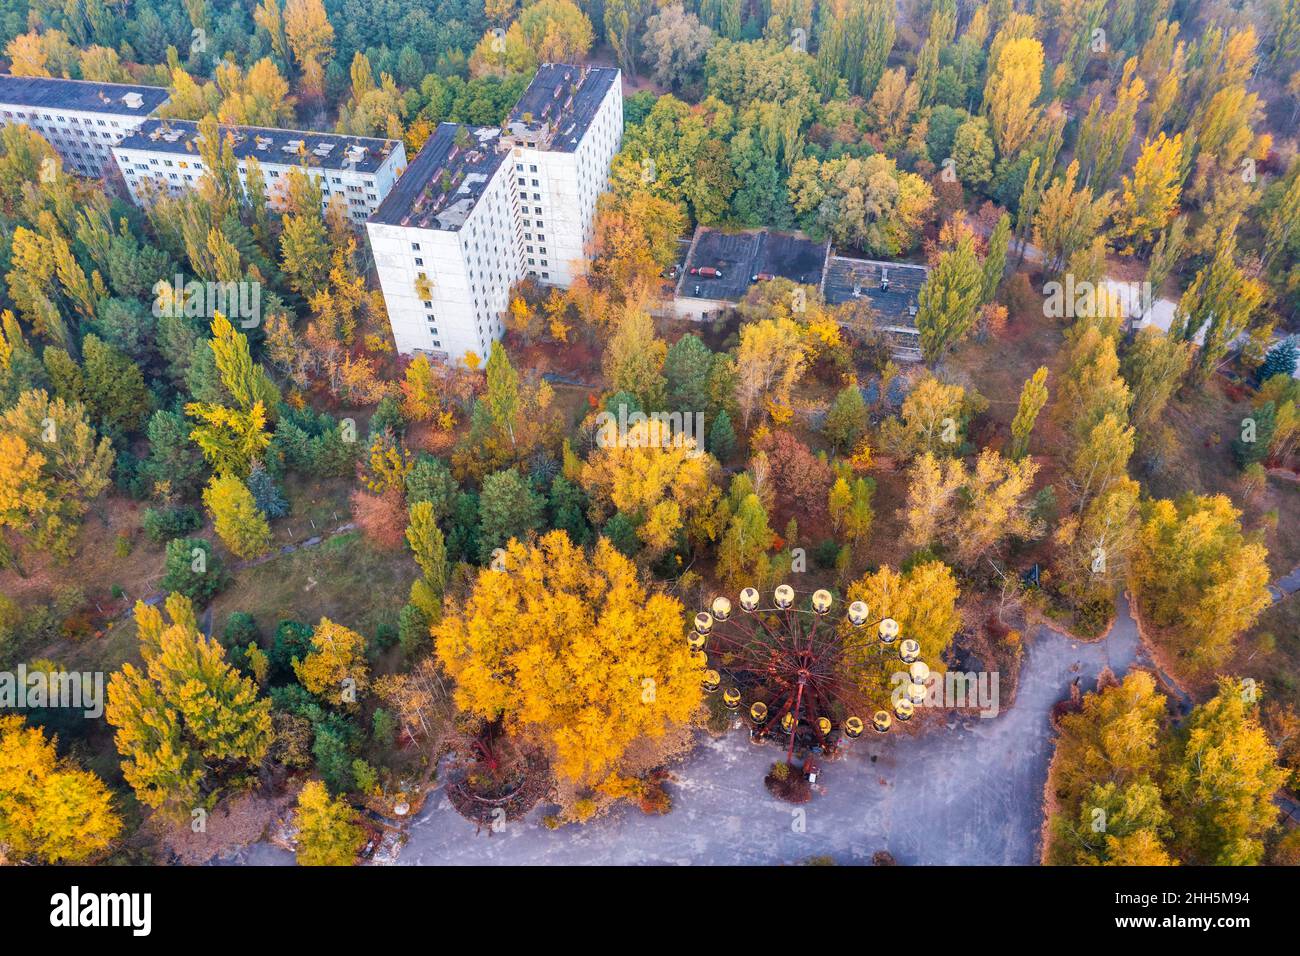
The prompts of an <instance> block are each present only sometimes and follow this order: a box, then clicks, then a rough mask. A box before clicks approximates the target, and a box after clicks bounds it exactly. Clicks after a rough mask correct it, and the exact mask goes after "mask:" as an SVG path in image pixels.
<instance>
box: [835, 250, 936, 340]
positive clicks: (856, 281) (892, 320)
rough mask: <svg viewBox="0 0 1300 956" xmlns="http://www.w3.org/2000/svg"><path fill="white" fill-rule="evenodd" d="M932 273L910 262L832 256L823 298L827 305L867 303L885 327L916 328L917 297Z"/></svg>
mask: <svg viewBox="0 0 1300 956" xmlns="http://www.w3.org/2000/svg"><path fill="white" fill-rule="evenodd" d="M929 274H930V270H929V269H927V268H926V267H925V266H922V265H915V264H913V263H909V262H879V261H877V260H875V259H850V258H847V257H845V256H831V257H830V259H829V261H828V262H827V264H826V281H825V283H824V284H823V286H822V298H823V299H824V300H825V302H826V304H827V305H839V304H840V303H842V302H852V301H853V300H855V299H863V298H865V299H867V300H868V302H869V303H870V304H871V308H872V309H874V310H875V312H876V314H877V315H878V316H879V317H880V322H881V324H882V325H885V326H895V327H901V328H910V329H914V328H916V315H915V313H913V312H912V310H913V309H914V308H915V307H916V305H917V300H916V297H917V295H918V293H920V291H921V286H922V285H924V284H925V280H926V277H927V276H928V275H929Z"/></svg>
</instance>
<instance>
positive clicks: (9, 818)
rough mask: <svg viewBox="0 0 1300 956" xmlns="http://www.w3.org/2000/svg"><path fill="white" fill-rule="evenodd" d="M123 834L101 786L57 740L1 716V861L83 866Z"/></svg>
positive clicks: (13, 716)
mask: <svg viewBox="0 0 1300 956" xmlns="http://www.w3.org/2000/svg"><path fill="white" fill-rule="evenodd" d="M121 832H122V820H121V818H120V817H119V816H118V813H117V810H116V809H115V808H114V807H113V798H112V794H111V793H110V792H109V789H108V787H106V786H105V785H104V782H103V781H102V780H100V779H99V777H97V776H95V774H93V773H91V772H90V771H88V770H82V769H81V768H80V767H79V766H77V764H76V763H75V762H74V761H73V760H71V759H60V758H59V756H58V740H57V738H55V739H49V738H47V737H46V736H45V734H44V733H43V732H42V731H41V729H40V728H38V727H29V726H27V725H26V723H25V722H24V720H23V718H22V717H21V716H19V715H16V714H11V715H8V716H5V717H0V857H3V858H4V859H5V860H6V861H7V862H9V863H19V862H34V863H42V864H47V865H48V864H57V863H84V862H87V861H88V860H90V859H92V858H94V857H96V856H98V855H99V854H101V853H103V852H104V851H105V850H106V849H108V847H109V846H110V845H111V844H112V842H113V841H114V840H115V839H117V836H118V834H120V833H121Z"/></svg>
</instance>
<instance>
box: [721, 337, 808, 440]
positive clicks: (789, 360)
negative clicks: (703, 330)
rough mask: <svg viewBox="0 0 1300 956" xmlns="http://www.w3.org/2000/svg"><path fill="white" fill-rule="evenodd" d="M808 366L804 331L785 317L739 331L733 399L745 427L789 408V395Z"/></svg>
mask: <svg viewBox="0 0 1300 956" xmlns="http://www.w3.org/2000/svg"><path fill="white" fill-rule="evenodd" d="M806 364H807V352H806V346H805V344H804V336H803V330H802V329H800V328H799V325H798V323H796V322H794V321H793V320H791V319H787V318H775V319H765V320H762V321H758V322H752V323H750V324H748V325H745V326H743V327H742V328H741V330H740V345H739V347H738V348H737V350H736V381H737V387H736V398H737V400H738V401H739V403H740V409H741V413H742V414H743V416H744V425H745V427H746V428H749V427H750V424H751V423H752V422H753V421H754V420H755V416H756V415H757V416H759V419H760V420H761V419H762V418H764V417H766V416H767V415H768V414H771V412H772V410H773V409H774V408H776V409H780V408H788V407H789V404H790V397H791V392H792V391H793V389H794V386H795V385H797V384H798V383H799V380H800V378H801V377H802V376H803V373H804V369H805V368H806Z"/></svg>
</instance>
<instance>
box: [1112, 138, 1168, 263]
mask: <svg viewBox="0 0 1300 956" xmlns="http://www.w3.org/2000/svg"><path fill="white" fill-rule="evenodd" d="M1182 184H1183V137H1182V135H1181V134H1179V135H1177V136H1175V137H1174V138H1173V139H1169V138H1168V137H1166V136H1165V134H1164V133H1161V134H1160V135H1159V136H1157V137H1156V138H1155V139H1147V140H1145V141H1143V143H1142V151H1141V152H1140V153H1139V154H1138V158H1137V162H1136V163H1135V164H1134V166H1133V175H1132V176H1131V177H1130V176H1126V177H1125V178H1124V186H1123V189H1122V190H1121V198H1120V203H1119V206H1118V208H1117V209H1116V211H1115V230H1116V233H1117V234H1118V235H1119V236H1120V237H1122V238H1125V239H1128V240H1129V242H1130V243H1131V244H1132V245H1133V246H1138V245H1140V246H1146V245H1148V244H1150V243H1151V241H1152V238H1153V237H1154V236H1155V235H1156V234H1157V233H1163V231H1164V229H1165V228H1166V227H1168V225H1169V224H1170V223H1171V222H1172V221H1173V219H1174V216H1175V215H1176V214H1177V213H1178V201H1179V198H1180V196H1181V194H1182Z"/></svg>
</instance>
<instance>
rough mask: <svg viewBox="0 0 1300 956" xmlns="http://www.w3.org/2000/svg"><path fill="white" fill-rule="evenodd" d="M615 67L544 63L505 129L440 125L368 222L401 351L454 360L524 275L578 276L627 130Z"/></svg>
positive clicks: (492, 327)
mask: <svg viewBox="0 0 1300 956" xmlns="http://www.w3.org/2000/svg"><path fill="white" fill-rule="evenodd" d="M619 79H620V74H619V71H618V70H616V69H611V68H604V67H597V68H587V67H578V66H567V65H563V64H547V65H544V66H543V67H541V69H539V70H538V72H537V75H536V76H535V77H534V78H533V81H532V83H531V84H530V85H529V87H528V89H527V90H526V91H525V92H524V95H523V96H522V97H521V98H520V100H519V103H518V105H517V106H516V107H515V109H514V111H513V112H512V113H511V115H510V118H509V119H508V120H507V122H506V123H505V125H504V126H503V127H502V128H497V127H468V126H460V125H457V124H455V123H443V124H441V125H440V126H439V127H438V129H437V130H436V131H435V132H434V134H433V135H432V136H430V137H429V140H428V142H426V143H425V145H424V148H423V149H421V150H420V154H419V155H418V156H417V157H416V158H415V159H414V160H413V161H412V162H411V164H410V166H409V167H408V168H407V171H406V174H405V175H404V176H403V177H402V180H401V181H400V182H399V183H398V184H397V185H396V186H395V187H394V188H393V190H392V192H391V193H389V196H388V198H387V199H386V200H385V201H384V202H383V204H382V205H381V206H380V207H379V209H378V210H377V211H376V212H375V213H374V214H373V215H372V216H371V217H370V220H369V222H368V223H367V225H366V229H367V232H368V233H369V236H370V246H371V250H372V251H373V253H374V258H375V267H376V270H377V271H378V274H379V283H380V286H381V288H382V290H383V294H384V302H385V305H386V307H387V309H388V317H389V321H390V323H391V324H392V328H393V337H394V339H395V340H396V343H397V349H398V351H399V352H401V353H403V354H408V355H409V354H412V353H415V352H427V353H429V354H431V355H434V356H436V357H438V358H442V359H449V360H453V361H461V360H463V359H464V356H465V353H466V352H474V353H475V354H477V355H479V356H480V357H483V356H486V355H487V353H488V351H489V349H490V348H491V344H492V342H493V341H494V340H496V339H498V338H500V337H501V335H502V333H503V332H504V331H505V326H504V324H503V316H504V313H505V311H506V309H507V307H508V306H509V301H510V288H511V286H513V285H514V284H515V283H517V282H519V281H520V280H522V279H524V278H525V277H529V276H531V277H534V278H536V279H537V280H538V281H539V282H542V283H546V284H551V285H557V286H562V287H567V286H568V285H569V284H570V283H572V281H573V279H574V278H575V277H576V276H578V275H580V274H581V273H582V271H583V264H582V263H583V255H584V249H585V247H586V245H587V243H588V242H589V241H590V239H591V229H592V218H593V216H594V215H595V211H596V200H597V198H598V197H599V196H600V194H601V193H602V192H603V191H604V190H605V188H606V186H607V184H608V181H609V166H610V162H611V161H612V160H613V158H614V154H615V153H616V152H617V151H618V147H619V143H620V141H621V139H622V131H623V96H622V87H621V84H620V82H619Z"/></svg>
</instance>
